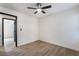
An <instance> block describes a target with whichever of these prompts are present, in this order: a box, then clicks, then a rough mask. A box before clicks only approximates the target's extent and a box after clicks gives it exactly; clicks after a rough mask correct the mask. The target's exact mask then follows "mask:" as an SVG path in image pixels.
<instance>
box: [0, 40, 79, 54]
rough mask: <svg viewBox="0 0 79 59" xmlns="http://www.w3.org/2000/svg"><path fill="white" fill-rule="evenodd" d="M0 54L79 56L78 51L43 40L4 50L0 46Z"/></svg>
mask: <svg viewBox="0 0 79 59" xmlns="http://www.w3.org/2000/svg"><path fill="white" fill-rule="evenodd" d="M0 49H2V51H1V50H0V55H2V56H79V52H78V51H74V50H71V49H68V48H64V47H60V46H57V45H54V44H50V43H47V42H43V41H39V40H38V41H35V42H32V43H29V44H26V45H23V46H19V47H17V48H13V49H12V50H11V51H8V52H6V51H5V50H4V48H0Z"/></svg>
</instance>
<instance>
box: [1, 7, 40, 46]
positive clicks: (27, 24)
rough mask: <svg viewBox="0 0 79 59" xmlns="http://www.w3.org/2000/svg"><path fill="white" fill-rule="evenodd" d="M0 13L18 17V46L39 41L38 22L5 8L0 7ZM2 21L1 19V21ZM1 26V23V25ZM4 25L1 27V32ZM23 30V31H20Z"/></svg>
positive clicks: (35, 19)
mask: <svg viewBox="0 0 79 59" xmlns="http://www.w3.org/2000/svg"><path fill="white" fill-rule="evenodd" d="M0 12H4V13H8V14H12V15H16V16H17V18H18V19H17V40H18V45H23V44H27V43H30V42H33V41H36V40H38V20H37V18H34V17H32V16H29V15H27V14H26V15H25V14H22V13H19V12H17V11H14V10H10V9H7V8H4V7H0ZM0 21H1V19H0ZM0 24H1V23H0ZM1 28H2V25H0V30H1ZM21 28H22V31H20V29H21Z"/></svg>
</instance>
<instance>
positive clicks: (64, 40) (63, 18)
mask: <svg viewBox="0 0 79 59" xmlns="http://www.w3.org/2000/svg"><path fill="white" fill-rule="evenodd" d="M78 10H79V9H78V8H74V9H70V10H65V11H62V12H59V13H56V14H52V15H49V16H47V17H44V18H40V19H39V20H40V39H41V40H43V41H47V42H50V43H52V44H56V45H59V46H63V47H67V48H70V49H74V50H78V51H79V30H78V28H79V26H78V25H79V11H78Z"/></svg>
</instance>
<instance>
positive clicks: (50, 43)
mask: <svg viewBox="0 0 79 59" xmlns="http://www.w3.org/2000/svg"><path fill="white" fill-rule="evenodd" d="M41 41H44V42H47V43H50V44H55V45H58V46H61V47H64V48H68V49H72V50H75V51H79V50H78V49H74V48H70V47H68V46H66V45H62V44H58V43H56V42H52V41H46V40H41Z"/></svg>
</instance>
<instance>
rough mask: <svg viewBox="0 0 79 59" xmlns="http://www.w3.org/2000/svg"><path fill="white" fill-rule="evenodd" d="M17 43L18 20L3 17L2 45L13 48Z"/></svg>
mask: <svg viewBox="0 0 79 59" xmlns="http://www.w3.org/2000/svg"><path fill="white" fill-rule="evenodd" d="M16 45H17V40H16V20H14V19H9V18H2V46H4V47H5V48H6V47H7V48H10V47H11V48H13V47H15V46H16Z"/></svg>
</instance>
